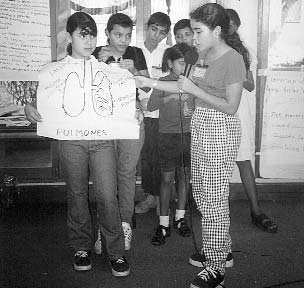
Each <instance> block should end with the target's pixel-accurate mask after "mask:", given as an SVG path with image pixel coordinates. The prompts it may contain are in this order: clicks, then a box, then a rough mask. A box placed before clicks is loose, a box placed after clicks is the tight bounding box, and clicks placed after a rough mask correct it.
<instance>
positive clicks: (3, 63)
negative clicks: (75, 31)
mask: <svg viewBox="0 0 304 288" xmlns="http://www.w3.org/2000/svg"><path fill="white" fill-rule="evenodd" d="M0 7H1V8H0V43H1V44H0V81H1V80H2V81H13V80H18V81H21V80H24V81H26V80H29V81H31V80H33V81H35V80H37V77H38V71H39V70H40V68H41V67H42V66H43V65H44V64H46V63H49V62H51V36H50V35H51V32H50V8H49V0H35V1H32V0H14V1H8V0H0Z"/></svg>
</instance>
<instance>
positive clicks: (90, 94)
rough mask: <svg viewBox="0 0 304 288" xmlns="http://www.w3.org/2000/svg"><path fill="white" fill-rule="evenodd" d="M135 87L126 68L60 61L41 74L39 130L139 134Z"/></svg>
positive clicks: (75, 135)
mask: <svg viewBox="0 0 304 288" xmlns="http://www.w3.org/2000/svg"><path fill="white" fill-rule="evenodd" d="M135 102H136V86H135V81H134V79H133V76H132V74H131V73H130V72H129V71H128V70H125V69H120V68H113V67H109V66H108V65H107V64H105V63H102V62H98V61H97V60H96V59H95V58H94V57H91V60H87V61H84V60H82V59H74V58H72V57H70V56H67V57H66V58H65V59H64V60H62V61H60V62H56V63H51V64H49V65H47V66H46V67H45V68H44V69H43V70H42V71H41V73H40V74H39V86H38V91H37V108H38V111H39V113H40V114H41V116H42V118H43V122H41V123H38V126H37V134H38V135H40V136H46V137H50V138H54V139H60V140H83V139H85V140H93V139H95V140H98V139H138V138H139V125H138V124H137V120H136V119H135V111H136V103H135Z"/></svg>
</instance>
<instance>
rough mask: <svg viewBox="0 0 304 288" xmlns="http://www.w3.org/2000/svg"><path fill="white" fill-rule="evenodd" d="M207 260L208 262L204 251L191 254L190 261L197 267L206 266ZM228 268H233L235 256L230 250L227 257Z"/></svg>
mask: <svg viewBox="0 0 304 288" xmlns="http://www.w3.org/2000/svg"><path fill="white" fill-rule="evenodd" d="M205 262H206V257H205V254H204V252H203V253H202V254H201V253H194V254H192V255H191V256H190V258H189V263H190V264H191V265H193V266H195V267H200V268H204V267H205ZM225 267H226V268H231V267H233V256H232V253H231V252H229V253H228V255H227V258H226V265H225Z"/></svg>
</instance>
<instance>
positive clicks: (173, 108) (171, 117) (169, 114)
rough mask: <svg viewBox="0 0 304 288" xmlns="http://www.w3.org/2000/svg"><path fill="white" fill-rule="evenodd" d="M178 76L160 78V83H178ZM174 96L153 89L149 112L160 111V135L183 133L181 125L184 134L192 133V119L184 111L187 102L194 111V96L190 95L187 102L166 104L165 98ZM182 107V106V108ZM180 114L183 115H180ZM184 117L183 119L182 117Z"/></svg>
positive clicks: (176, 101) (172, 101)
mask: <svg viewBox="0 0 304 288" xmlns="http://www.w3.org/2000/svg"><path fill="white" fill-rule="evenodd" d="M177 79H178V76H175V75H173V74H172V73H171V74H169V75H167V76H165V77H161V78H159V80H160V81H177ZM172 94H176V96H178V94H177V93H171V92H164V91H160V90H158V89H156V88H155V89H153V92H152V94H151V96H150V99H149V101H148V111H154V110H157V109H159V132H160V133H181V123H180V120H182V127H183V132H190V122H191V117H185V116H184V113H183V110H184V106H185V102H187V106H188V108H192V109H194V97H193V95H188V99H187V100H183V101H181V103H180V101H179V100H170V101H169V102H167V103H165V102H164V97H165V96H169V95H172ZM180 105H181V106H180ZM180 109H181V110H180ZM180 112H181V113H182V115H180ZM181 116H182V117H181Z"/></svg>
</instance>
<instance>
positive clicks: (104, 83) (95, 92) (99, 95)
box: [92, 71, 113, 117]
mask: <svg viewBox="0 0 304 288" xmlns="http://www.w3.org/2000/svg"><path fill="white" fill-rule="evenodd" d="M110 87H111V82H110V81H109V79H108V78H107V77H106V75H105V74H103V73H102V72H101V71H98V72H97V73H96V74H95V76H94V80H93V83H92V102H93V108H94V110H95V112H96V113H97V114H98V115H99V116H103V117H104V116H109V115H112V114H113V99H112V94H111V90H110Z"/></svg>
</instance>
